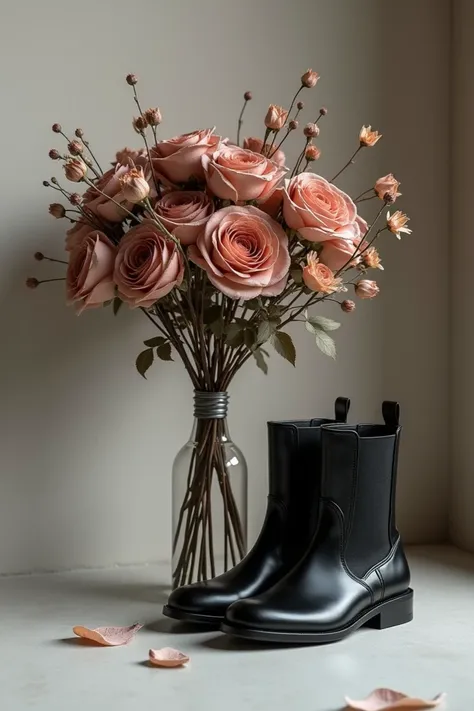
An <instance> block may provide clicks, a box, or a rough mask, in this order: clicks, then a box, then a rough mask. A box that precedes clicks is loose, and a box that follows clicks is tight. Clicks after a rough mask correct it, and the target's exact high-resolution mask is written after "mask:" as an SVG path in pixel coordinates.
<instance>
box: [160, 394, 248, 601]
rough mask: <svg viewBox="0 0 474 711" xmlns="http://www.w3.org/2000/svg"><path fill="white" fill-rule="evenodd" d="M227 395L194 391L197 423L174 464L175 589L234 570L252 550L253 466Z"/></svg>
mask: <svg viewBox="0 0 474 711" xmlns="http://www.w3.org/2000/svg"><path fill="white" fill-rule="evenodd" d="M228 401H229V396H228V394H227V393H226V392H200V391H196V392H195V393H194V424H193V428H192V431H191V436H190V438H189V440H188V442H187V443H186V444H185V445H184V447H182V448H181V449H180V451H179V452H178V454H177V455H176V458H175V460H174V463H173V484H172V498H173V511H172V517H173V530H172V536H173V538H172V540H173V562H172V582H173V588H177V587H180V586H181V585H186V584H189V583H192V582H196V581H200V580H208V579H209V578H213V577H215V576H216V575H219V574H220V573H222V572H224V571H226V570H228V569H229V568H231V567H233V566H234V565H235V564H236V563H238V561H239V560H241V559H242V558H243V556H244V555H245V553H246V548H247V464H246V461H245V457H244V455H243V454H242V452H241V451H240V449H239V448H238V447H237V446H236V445H235V444H234V443H233V442H232V439H231V437H230V434H229V428H228V424H227V406H228Z"/></svg>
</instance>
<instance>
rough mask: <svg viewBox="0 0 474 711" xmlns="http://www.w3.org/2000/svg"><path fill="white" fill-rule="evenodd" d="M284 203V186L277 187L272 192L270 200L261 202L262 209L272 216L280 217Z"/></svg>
mask: <svg viewBox="0 0 474 711" xmlns="http://www.w3.org/2000/svg"><path fill="white" fill-rule="evenodd" d="M282 204H283V188H277V189H276V190H274V191H273V192H272V194H271V195H270V197H269V198H268V200H265V202H261V203H260V204H259V208H260V210H263V212H266V213H267V215H270V217H274V218H275V219H276V218H277V217H278V215H279V213H280V210H281V206H282Z"/></svg>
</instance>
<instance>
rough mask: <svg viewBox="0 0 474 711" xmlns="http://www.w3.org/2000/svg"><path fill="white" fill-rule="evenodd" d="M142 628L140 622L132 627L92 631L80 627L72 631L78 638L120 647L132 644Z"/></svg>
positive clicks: (100, 628)
mask: <svg viewBox="0 0 474 711" xmlns="http://www.w3.org/2000/svg"><path fill="white" fill-rule="evenodd" d="M142 627H143V625H140V624H138V622H137V623H136V624H134V625H131V626H130V627H96V628H95V629H92V630H91V629H89V628H88V627H81V626H80V625H79V626H76V627H73V628H72V631H73V632H74V634H76V635H77V636H78V637H83V638H84V639H90V640H92V641H93V642H96V644H100V645H102V646H104V647H118V646H120V645H122V644H128V643H129V642H131V641H132V639H133V638H134V636H135V634H136V633H137V632H138V630H139V629H141V628H142Z"/></svg>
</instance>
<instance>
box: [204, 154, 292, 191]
mask: <svg viewBox="0 0 474 711" xmlns="http://www.w3.org/2000/svg"><path fill="white" fill-rule="evenodd" d="M202 165H203V168H204V172H205V175H206V181H207V185H208V187H209V189H210V190H211V192H212V193H214V195H217V197H220V198H222V199H223V200H232V201H233V202H241V201H244V200H259V201H262V202H263V201H265V200H267V198H269V197H270V195H271V194H272V192H273V191H274V190H275V188H277V186H278V183H279V182H280V181H281V179H282V178H283V176H284V175H285V173H286V168H282V167H280V166H278V165H277V164H276V163H274V162H273V161H271V160H269V159H268V158H265V156H263V155H261V154H259V153H254V152H253V151H249V150H246V149H245V148H238V147H237V146H222V147H221V148H220V149H219V150H217V151H215V152H214V153H213V154H212V156H204V157H203V159H202Z"/></svg>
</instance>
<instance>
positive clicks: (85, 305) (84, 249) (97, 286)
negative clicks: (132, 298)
mask: <svg viewBox="0 0 474 711" xmlns="http://www.w3.org/2000/svg"><path fill="white" fill-rule="evenodd" d="M115 254H116V250H115V247H114V246H113V244H112V243H111V242H109V240H108V238H107V236H106V235H104V233H103V232H98V231H97V230H94V231H92V232H91V231H90V227H89V234H88V235H87V237H85V238H84V239H83V240H82V242H81V243H80V244H79V245H78V246H77V247H76V248H75V249H73V250H72V251H71V253H70V255H69V264H68V268H67V274H66V293H67V298H68V301H69V302H74V303H75V304H76V308H77V311H78V313H81V312H82V311H84V309H91V308H94V307H97V306H101V305H102V304H103V303H104V301H108V300H109V299H113V298H114V289H115V286H114V281H113V271H114V262H115Z"/></svg>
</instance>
